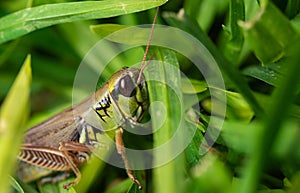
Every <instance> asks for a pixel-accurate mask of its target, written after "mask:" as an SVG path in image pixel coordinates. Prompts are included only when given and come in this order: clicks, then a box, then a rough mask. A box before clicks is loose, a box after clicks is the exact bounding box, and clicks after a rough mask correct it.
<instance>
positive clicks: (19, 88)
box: [0, 56, 31, 192]
mask: <svg viewBox="0 0 300 193" xmlns="http://www.w3.org/2000/svg"><path fill="white" fill-rule="evenodd" d="M30 83H31V68H30V56H28V57H27V59H26V61H25V62H24V65H23V67H22V69H21V71H20V73H19V75H18V77H17V78H16V80H15V83H14V84H13V86H12V88H11V90H10V92H9V94H8V95H7V97H6V99H5V101H4V102H3V104H2V106H1V111H0V158H1V159H0V175H1V176H2V177H1V178H2V179H1V180H0V189H1V192H9V177H8V175H10V174H12V173H13V169H14V164H15V163H16V156H17V153H18V149H19V145H20V144H21V139H22V135H23V131H24V129H23V126H24V123H25V121H26V118H27V116H28V100H29V93H30Z"/></svg>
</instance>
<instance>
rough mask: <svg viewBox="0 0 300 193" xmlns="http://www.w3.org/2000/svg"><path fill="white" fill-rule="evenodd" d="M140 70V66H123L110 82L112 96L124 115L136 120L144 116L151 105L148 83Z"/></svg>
mask: <svg viewBox="0 0 300 193" xmlns="http://www.w3.org/2000/svg"><path fill="white" fill-rule="evenodd" d="M140 71H141V70H140V69H138V68H123V69H122V70H120V71H118V72H117V73H115V74H114V75H113V76H112V77H111V79H110V80H109V82H108V87H109V91H110V93H111V96H112V98H113V100H114V101H115V103H116V104H117V106H118V107H119V109H120V110H121V112H122V113H123V115H124V116H125V117H126V118H131V119H133V120H135V121H139V120H140V119H141V118H142V115H143V113H144V112H145V111H146V110H147V108H148V105H149V101H148V91H147V84H146V82H145V77H144V75H143V74H142V73H140ZM140 74H141V75H140ZM138 79H139V80H138Z"/></svg>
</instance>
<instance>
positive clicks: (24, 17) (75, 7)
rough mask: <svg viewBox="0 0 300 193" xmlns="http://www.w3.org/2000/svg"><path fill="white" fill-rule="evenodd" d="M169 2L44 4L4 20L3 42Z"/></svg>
mask: <svg viewBox="0 0 300 193" xmlns="http://www.w3.org/2000/svg"><path fill="white" fill-rule="evenodd" d="M165 2H166V0H158V1H153V0H127V1H126V2H121V1H118V0H106V1H85V2H70V3H57V4H46V5H40V6H37V7H33V8H27V9H23V10H20V11H18V12H15V13H12V14H9V15H7V16H4V17H2V18H0V43H3V42H6V41H8V40H12V39H15V38H17V37H20V36H22V35H25V34H28V33H30V32H32V31H35V30H37V29H41V28H44V27H48V26H52V25H56V24H60V23H66V22H74V21H81V20H88V19H100V18H107V17H113V16H118V15H123V14H129V13H133V12H138V11H143V10H146V9H150V8H153V7H157V6H160V5H162V4H164V3H165Z"/></svg>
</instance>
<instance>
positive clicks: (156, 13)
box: [136, 7, 159, 84]
mask: <svg viewBox="0 0 300 193" xmlns="http://www.w3.org/2000/svg"><path fill="white" fill-rule="evenodd" d="M158 10H159V7H157V8H156V12H155V16H154V19H153V23H152V27H151V32H150V35H149V38H148V42H147V46H146V50H145V53H144V57H143V60H142V63H141V70H140V73H139V76H138V79H137V81H136V82H137V84H139V83H140V82H141V78H142V74H143V71H144V69H145V67H146V66H147V65H148V64H149V63H147V64H145V62H146V59H147V54H148V50H149V47H150V43H151V40H152V37H153V32H154V26H155V23H156V18H157V15H158Z"/></svg>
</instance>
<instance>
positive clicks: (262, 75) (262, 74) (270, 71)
mask: <svg viewBox="0 0 300 193" xmlns="http://www.w3.org/2000/svg"><path fill="white" fill-rule="evenodd" d="M275 65H277V64H270V65H267V66H261V65H253V66H249V67H247V68H245V69H244V70H243V74H245V75H248V76H251V77H253V78H256V79H259V80H262V81H264V82H266V83H268V84H270V85H272V86H277V83H278V80H279V79H281V78H283V72H281V73H280V72H278V71H277V70H276V69H274V68H272V66H275ZM281 67H282V65H281Z"/></svg>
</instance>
